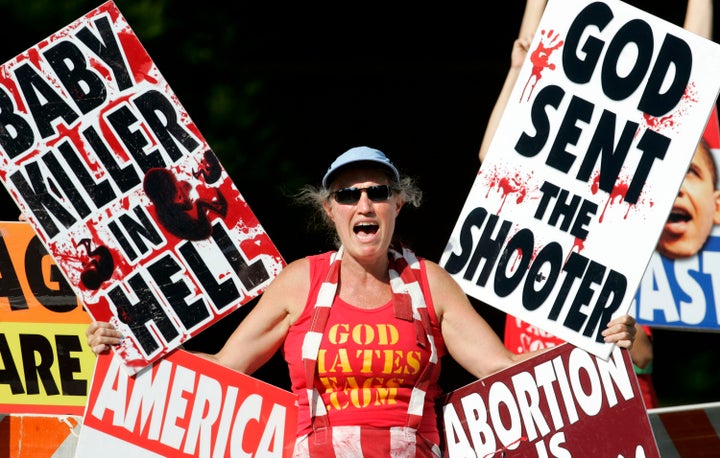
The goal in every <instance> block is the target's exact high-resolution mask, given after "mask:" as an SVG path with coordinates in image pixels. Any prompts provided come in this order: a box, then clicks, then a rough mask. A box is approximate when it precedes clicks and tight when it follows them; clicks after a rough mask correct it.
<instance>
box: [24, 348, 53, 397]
mask: <svg viewBox="0 0 720 458" xmlns="http://www.w3.org/2000/svg"><path fill="white" fill-rule="evenodd" d="M20 348H21V349H22V362H23V372H24V373H25V388H26V390H27V394H40V383H42V385H43V387H44V388H45V392H46V393H47V394H48V395H50V396H53V395H57V394H60V390H58V387H57V384H56V383H55V379H53V376H52V372H50V368H52V365H53V363H54V362H55V357H54V355H53V348H52V345H51V344H50V342H48V340H47V339H46V338H45V336H41V335H38V334H20Z"/></svg>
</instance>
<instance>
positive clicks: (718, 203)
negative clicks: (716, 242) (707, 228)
mask: <svg viewBox="0 0 720 458" xmlns="http://www.w3.org/2000/svg"><path fill="white" fill-rule="evenodd" d="M713 197H715V213H713V223H715V224H720V190H717V189H716V190H715V191H714V192H713Z"/></svg>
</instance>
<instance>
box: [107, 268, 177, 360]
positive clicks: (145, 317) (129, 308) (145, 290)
mask: <svg viewBox="0 0 720 458" xmlns="http://www.w3.org/2000/svg"><path fill="white" fill-rule="evenodd" d="M127 285H128V286H129V287H130V288H132V291H133V292H134V293H135V296H136V297H137V298H138V300H137V302H130V299H129V298H128V297H127V295H126V294H125V292H124V291H123V288H122V287H121V286H115V287H114V288H112V289H110V290H109V291H108V299H110V301H111V302H112V303H113V304H114V305H115V307H116V309H117V317H118V319H120V321H122V322H123V323H125V324H127V325H128V326H129V327H130V331H131V332H132V334H133V337H135V339H136V340H137V342H138V343H139V344H140V346H141V347H142V349H143V350H144V351H145V353H146V356H149V355H151V354H152V353H153V352H155V351H156V350H157V349H158V347H159V346H160V345H159V344H158V342H157V339H156V337H155V336H156V334H155V333H152V332H150V329H149V326H151V325H154V326H155V327H156V328H157V329H158V330H159V331H160V333H161V334H162V336H163V337H164V338H165V341H166V342H170V341H172V340H173V339H174V338H175V337H177V336H178V335H179V332H178V330H177V328H176V327H175V325H174V324H173V320H171V319H170V317H168V316H167V314H166V313H165V310H164V309H163V308H162V306H161V305H160V303H159V302H158V299H157V298H156V297H155V296H154V295H153V290H152V289H151V288H150V287H149V286H148V284H147V282H146V281H145V280H144V279H143V278H142V276H141V275H140V273H136V274H134V275H132V276H130V277H128V279H127Z"/></svg>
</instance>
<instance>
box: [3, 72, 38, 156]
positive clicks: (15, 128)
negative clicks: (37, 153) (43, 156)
mask: <svg viewBox="0 0 720 458" xmlns="http://www.w3.org/2000/svg"><path fill="white" fill-rule="evenodd" d="M34 141H35V134H34V133H33V130H32V127H31V126H30V123H28V122H27V121H26V120H25V118H24V117H23V116H22V115H20V114H18V113H16V112H15V103H14V102H13V98H12V97H10V96H9V95H8V93H7V92H6V91H5V88H3V87H1V86H0V147H1V148H2V149H3V151H5V153H6V154H7V155H8V156H10V158H11V159H15V158H16V157H17V156H19V155H20V154H22V153H24V152H25V151H26V150H28V149H29V148H30V147H31V146H32V145H33V142H34Z"/></svg>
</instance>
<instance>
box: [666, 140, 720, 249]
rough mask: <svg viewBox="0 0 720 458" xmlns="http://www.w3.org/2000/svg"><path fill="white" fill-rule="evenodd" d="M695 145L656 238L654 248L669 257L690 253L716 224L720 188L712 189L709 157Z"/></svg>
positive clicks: (700, 147)
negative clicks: (661, 230) (688, 164)
mask: <svg viewBox="0 0 720 458" xmlns="http://www.w3.org/2000/svg"><path fill="white" fill-rule="evenodd" d="M709 154H711V153H710V152H709V151H707V150H706V149H704V148H703V147H702V146H701V145H698V147H697V149H696V150H695V155H694V156H693V159H692V162H691V163H690V168H689V169H688V172H687V174H686V175H685V179H684V180H683V183H682V185H681V186H680V191H679V192H678V195H677V197H676V198H675V203H674V205H673V208H672V211H671V212H670V216H669V217H668V220H667V222H666V223H665V227H664V228H663V232H662V235H661V236H660V240H659V241H658V245H657V251H658V253H660V254H662V255H663V256H665V257H667V258H670V259H677V258H686V257H690V256H693V255H695V254H697V253H698V251H699V250H700V249H701V248H702V246H703V245H704V244H705V241H706V240H707V238H708V237H709V235H710V231H711V230H712V228H713V225H715V224H720V191H717V190H716V189H715V183H714V175H713V165H712V158H711V157H710V156H709Z"/></svg>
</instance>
